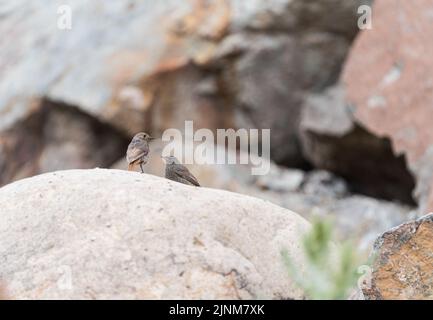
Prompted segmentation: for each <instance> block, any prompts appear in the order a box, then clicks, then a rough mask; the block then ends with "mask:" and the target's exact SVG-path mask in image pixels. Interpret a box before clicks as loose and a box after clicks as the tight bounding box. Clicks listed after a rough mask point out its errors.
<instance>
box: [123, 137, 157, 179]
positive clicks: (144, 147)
mask: <svg viewBox="0 0 433 320" xmlns="http://www.w3.org/2000/svg"><path fill="white" fill-rule="evenodd" d="M152 139H153V138H152V137H151V136H150V135H149V134H147V133H146V132H139V133H137V134H136V135H135V136H134V138H132V141H131V143H130V144H129V145H128V150H126V162H128V171H132V170H134V168H135V166H137V165H140V169H141V173H144V170H143V164H146V163H147V161H148V160H149V141H150V140H152Z"/></svg>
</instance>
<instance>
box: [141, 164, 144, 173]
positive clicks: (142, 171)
mask: <svg viewBox="0 0 433 320" xmlns="http://www.w3.org/2000/svg"><path fill="white" fill-rule="evenodd" d="M140 169H141V173H144V170H143V164H142V163H140Z"/></svg>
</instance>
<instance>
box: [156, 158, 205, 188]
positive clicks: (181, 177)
mask: <svg viewBox="0 0 433 320" xmlns="http://www.w3.org/2000/svg"><path fill="white" fill-rule="evenodd" d="M162 158H163V159H164V160H165V163H166V164H165V177H166V178H167V179H170V180H173V181H177V182H180V183H183V184H188V185H191V186H197V187H200V184H199V183H198V181H197V179H196V177H194V176H193V175H192V174H191V172H189V170H188V169H187V168H186V167H185V166H183V165H181V164H180V162H179V160H177V159H176V157H173V156H169V157H162Z"/></svg>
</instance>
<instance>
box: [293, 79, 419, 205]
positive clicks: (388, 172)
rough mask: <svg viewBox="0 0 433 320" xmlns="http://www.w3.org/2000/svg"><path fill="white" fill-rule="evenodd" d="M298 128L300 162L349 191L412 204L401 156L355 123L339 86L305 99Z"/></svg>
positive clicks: (386, 141) (412, 184) (411, 184)
mask: <svg viewBox="0 0 433 320" xmlns="http://www.w3.org/2000/svg"><path fill="white" fill-rule="evenodd" d="M300 127H301V137H302V138H301V139H302V148H303V152H304V154H305V156H306V158H307V159H309V160H310V161H311V162H312V163H313V164H314V166H315V167H318V168H321V169H325V170H328V171H332V172H334V173H336V174H338V175H341V176H342V177H344V178H346V179H347V180H349V181H350V188H351V191H352V192H357V193H362V194H366V195H369V196H372V197H379V198H384V199H387V200H397V201H401V202H405V203H408V204H410V205H413V204H414V200H413V196H412V192H413V190H414V188H415V181H414V177H413V176H412V174H411V172H410V171H409V169H408V167H407V165H406V161H405V157H404V155H401V154H400V155H398V154H395V153H394V150H393V147H392V143H391V141H390V140H389V139H387V138H383V137H380V136H377V135H374V134H373V133H371V132H369V131H367V130H366V129H365V128H364V127H363V126H362V125H360V124H359V123H358V122H357V121H356V119H355V118H354V116H353V112H352V110H351V108H350V106H349V105H348V104H347V103H346V101H345V95H344V90H343V89H342V88H341V87H338V86H337V87H332V88H329V89H327V90H326V91H325V92H323V93H319V94H312V95H310V96H309V97H308V98H307V99H306V103H305V106H304V109H303V113H302V121H301V126H300Z"/></svg>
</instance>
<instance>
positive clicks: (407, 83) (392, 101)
mask: <svg viewBox="0 0 433 320" xmlns="http://www.w3.org/2000/svg"><path fill="white" fill-rule="evenodd" d="M432 12H433V3H432V2H431V1H429V0H419V1H401V2H399V3H398V5H396V4H395V1H392V0H377V1H375V2H374V7H373V15H374V18H373V29H372V30H366V31H364V32H362V33H361V34H360V35H359V37H358V39H357V40H356V41H355V44H354V46H353V48H352V49H351V53H350V55H349V59H348V62H347V63H346V66H345V67H344V71H343V75H342V83H343V84H344V86H345V88H346V93H347V101H348V102H349V103H350V104H351V105H353V107H354V117H355V119H356V121H357V122H358V123H360V124H362V126H364V127H365V128H366V129H367V130H368V131H369V132H371V133H372V134H373V135H376V136H379V137H389V138H390V140H391V145H392V149H393V151H394V153H395V154H396V155H401V154H404V155H405V156H406V158H407V160H408V163H409V166H410V168H411V169H412V171H413V172H414V173H415V175H416V177H417V190H416V195H417V198H418V199H419V203H420V205H421V211H422V212H423V213H425V212H428V211H430V210H431V209H433V189H432V187H431V186H432V183H433V166H432V163H433V151H432V145H433V131H432V130H431V106H432V105H433V76H432V74H433V61H432V59H431V57H432V55H433V44H432V42H431V41H430V40H429V39H431V30H432V28H431V25H432V23H433V15H432Z"/></svg>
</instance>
